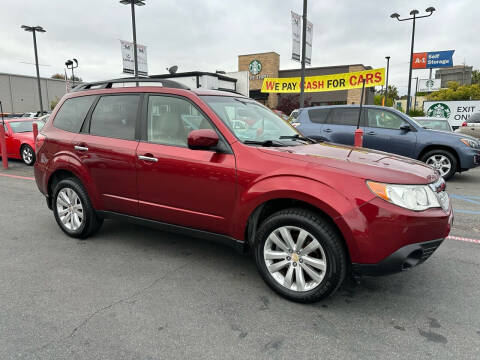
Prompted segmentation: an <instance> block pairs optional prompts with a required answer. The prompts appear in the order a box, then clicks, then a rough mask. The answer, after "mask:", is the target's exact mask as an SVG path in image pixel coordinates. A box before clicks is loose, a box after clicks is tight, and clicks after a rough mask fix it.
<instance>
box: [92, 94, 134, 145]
mask: <svg viewBox="0 0 480 360" xmlns="http://www.w3.org/2000/svg"><path fill="white" fill-rule="evenodd" d="M139 100H140V96H139V95H111V96H102V97H101V98H100V100H99V101H98V103H97V106H95V110H94V111H93V113H92V119H91V120H90V134H92V135H98V136H104V137H111V138H117V139H125V140H134V139H135V124H136V121H137V112H138V103H139Z"/></svg>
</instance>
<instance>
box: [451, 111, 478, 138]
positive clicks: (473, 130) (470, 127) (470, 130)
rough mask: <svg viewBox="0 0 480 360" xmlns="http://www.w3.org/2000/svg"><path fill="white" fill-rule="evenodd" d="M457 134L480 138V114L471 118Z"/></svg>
mask: <svg viewBox="0 0 480 360" xmlns="http://www.w3.org/2000/svg"><path fill="white" fill-rule="evenodd" d="M455 132H458V133H460V134H465V135H470V136H474V137H476V138H480V113H475V114H473V115H472V116H470V118H469V119H468V120H467V121H464V122H463V124H462V126H460V127H459V128H458V129H457V130H455Z"/></svg>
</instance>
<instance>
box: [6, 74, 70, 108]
mask: <svg viewBox="0 0 480 360" xmlns="http://www.w3.org/2000/svg"><path fill="white" fill-rule="evenodd" d="M40 85H41V88H42V101H43V110H50V103H51V102H52V101H55V102H56V101H58V100H59V99H61V98H62V96H63V95H65V93H66V89H65V81H64V80H58V79H50V78H40ZM0 101H1V102H2V105H3V111H4V112H5V113H24V112H29V111H32V112H33V111H39V110H40V101H39V98H38V85H37V78H36V77H35V76H27V75H16V74H6V73H0Z"/></svg>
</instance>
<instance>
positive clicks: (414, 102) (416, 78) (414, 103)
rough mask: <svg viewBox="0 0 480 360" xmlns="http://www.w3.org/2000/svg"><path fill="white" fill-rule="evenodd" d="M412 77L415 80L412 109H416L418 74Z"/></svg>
mask: <svg viewBox="0 0 480 360" xmlns="http://www.w3.org/2000/svg"><path fill="white" fill-rule="evenodd" d="M414 79H415V80H416V82H415V98H414V100H413V110H416V109H417V91H418V76H417V77H414Z"/></svg>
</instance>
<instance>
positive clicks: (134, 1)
mask: <svg viewBox="0 0 480 360" xmlns="http://www.w3.org/2000/svg"><path fill="white" fill-rule="evenodd" d="M144 1H145V0H120V3H121V4H123V5H130V7H131V10H132V31H133V58H134V59H135V79H137V80H138V59H137V27H136V25H135V5H137V6H144V5H145V2H144ZM137 86H138V81H137Z"/></svg>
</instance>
